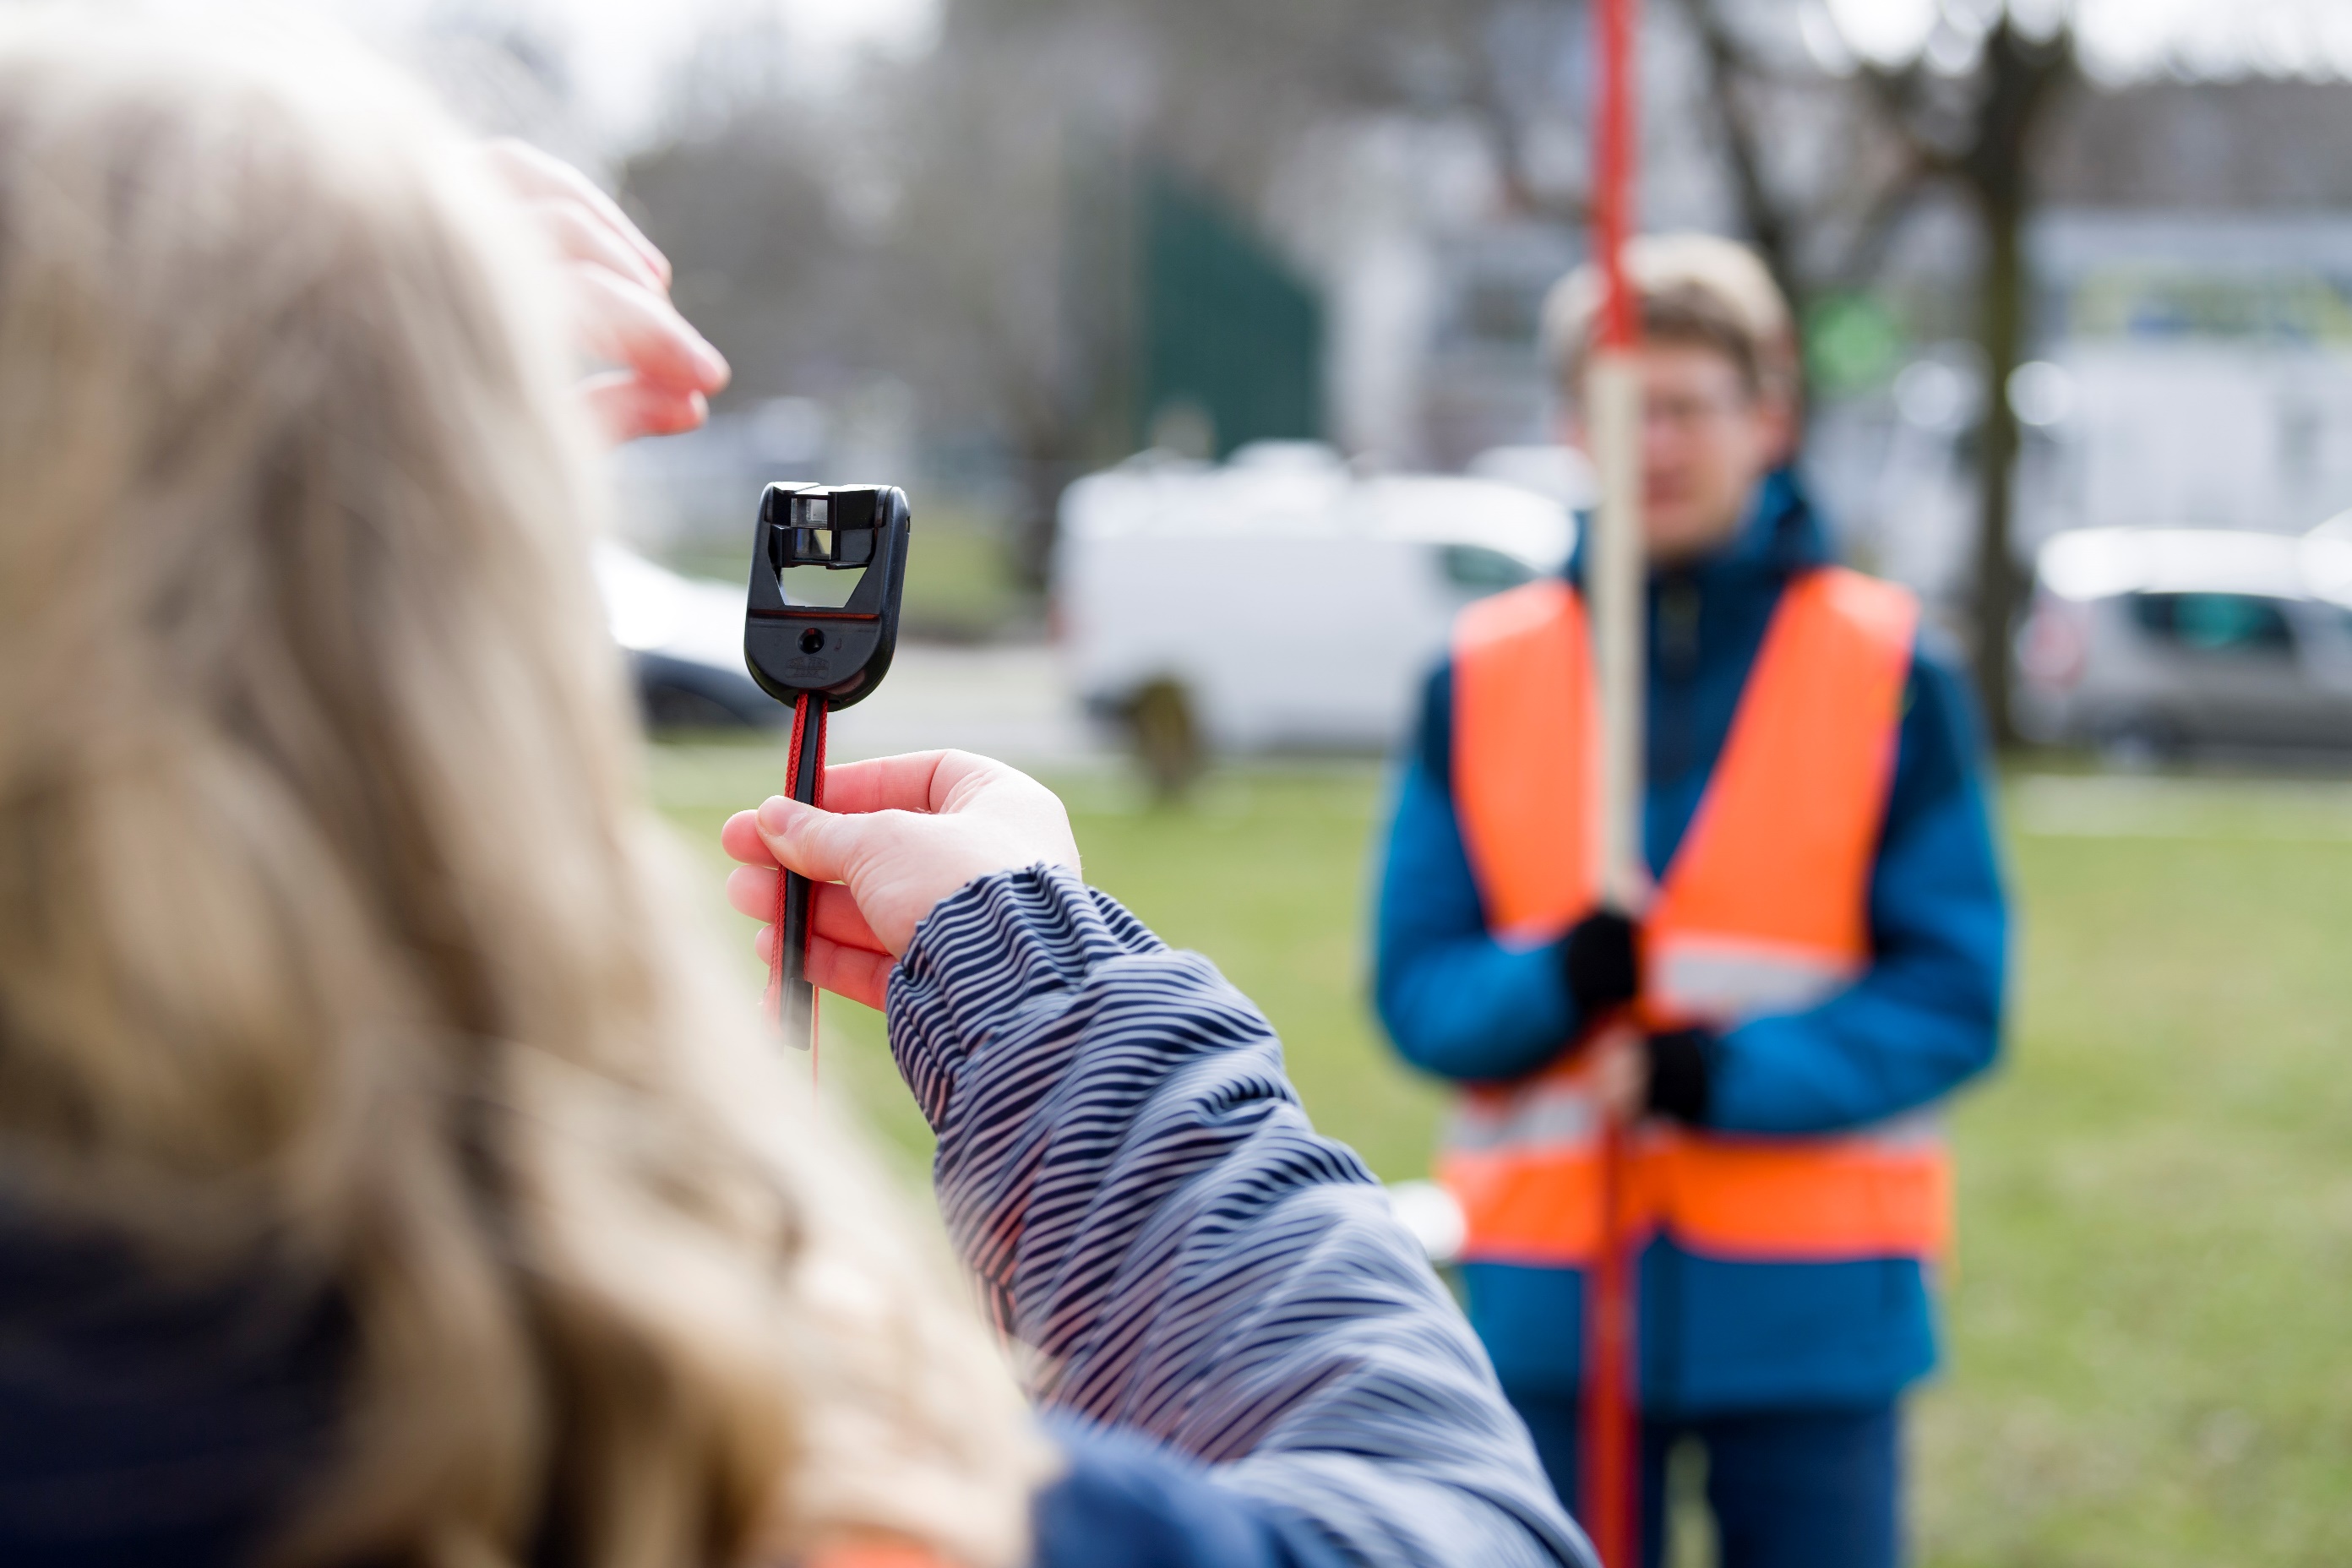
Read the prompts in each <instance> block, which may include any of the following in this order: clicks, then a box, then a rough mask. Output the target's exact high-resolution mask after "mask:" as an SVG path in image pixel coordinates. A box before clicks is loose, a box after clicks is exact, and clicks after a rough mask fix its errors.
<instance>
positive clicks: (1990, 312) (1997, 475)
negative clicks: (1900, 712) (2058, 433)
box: [1973, 195, 2030, 748]
mask: <svg viewBox="0 0 2352 1568" xmlns="http://www.w3.org/2000/svg"><path fill="white" fill-rule="evenodd" d="M1979 212H1980V215H1981V216H1982V220H1983V224H1984V238H1985V265H1984V273H1983V276H1982V278H1981V279H1980V280H1979V286H1978V299H1977V346H1978V347H1979V349H1980V350H1981V351H1982V353H1983V361H1984V367H1985V390H1984V418H1983V421H1982V423H1981V424H1980V425H1979V430H1978V441H1979V451H1978V461H1977V474H1978V484H1979V498H1978V503H1977V517H1978V528H1977V558H1976V605H1975V611H1976V615H1975V620H1976V626H1975V637H1974V638H1973V641H1974V643H1975V648H1974V654H1975V661H1976V675H1977V690H1978V693H1979V696H1980V697H1981V698H1982V700H1983V702H1984V710H1985V721H1986V722H1987V723H1988V724H1989V725H1990V727H1991V731H1992V737H1993V742H1994V744H1996V745H1998V746H2000V747H2003V748H2007V747H2010V746H2013V745H2015V744H2016V743H2017V742H2018V735H2017V729H2016V726H2015V725H2014V723H2012V722H2011V715H2010V703H2009V695H2010V692H2009V688H2010V658H2009V647H2010V636H2011V626H2012V624H2013V623H2014V621H2015V620H2016V618H2017V611H2018V605H2019V603H2020V601H2021V599H2022V597H2023V595H2024V587H2025V584H2024V575H2023V574H2022V573H2021V571H2020V570H2019V568H2018V564H2017V551H2016V527H2015V523H2016V515H2015V513H2016V508H2015V505H2014V502H2015V479H2016V473H2017V452H2018V446H2019V439H2018V436H2019V431H2018V423H2017V413H2016V411H2015V410H2014V409H2012V408H2011V407H2010V405H2009V379H2010V376H2011V374H2013V373H2014V372H2015V371H2016V369H2017V367H2018V365H2019V364H2021V363H2023V360H2024V357H2025V334H2026V308H2027V304H2028V300H2029V298H2030V289H2029V286H2028V284H2027V280H2026V276H2025V209H2024V204H2023V203H2022V202H2020V201H2016V200H2013V199H2011V198H2010V197H2009V196H2007V195H1990V196H1981V197H1980V198H1979Z"/></svg>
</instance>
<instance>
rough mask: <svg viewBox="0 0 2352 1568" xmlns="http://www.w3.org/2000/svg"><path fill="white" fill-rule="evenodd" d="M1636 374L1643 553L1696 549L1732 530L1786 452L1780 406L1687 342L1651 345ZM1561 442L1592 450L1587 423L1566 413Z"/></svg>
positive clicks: (1662, 556)
mask: <svg viewBox="0 0 2352 1568" xmlns="http://www.w3.org/2000/svg"><path fill="white" fill-rule="evenodd" d="M1639 364H1640V369H1641V375H1642V535H1643V540H1644V541H1645V542H1647V544H1648V546H1649V552H1650V556H1651V558H1652V559H1653V560H1655V561H1660V562H1664V563H1674V562H1678V561H1688V560H1691V559H1693V558H1694V557H1696V556H1700V555H1704V554H1706V552H1709V551H1711V550H1714V549H1715V548H1717V546H1718V545H1721V544H1723V543H1724V542H1726V541H1727V540H1729V539H1730V537H1731V536H1732V534H1733V533H1734V532H1736V531H1738V527H1739V521H1740V519H1741V518H1742V517H1743V516H1745V515H1746V513H1747V510H1748V498H1749V497H1750V496H1752V495H1754V494H1755V492H1756V487H1757V485H1758V484H1759V483H1760V482H1761V481H1762V480H1763V479H1764V477H1765V476H1766V475H1767V474H1769V473H1770V472H1771V471H1772V470H1773V469H1774V468H1777V467H1779V466H1780V463H1781V462H1782V461H1783V460H1784V459H1785V458H1787V456H1788V452H1789V440H1790V430H1791V421H1790V412H1789V409H1788V406H1787V405H1786V403H1785V402H1784V401H1783V400H1782V399H1780V398H1777V397H1771V396H1764V395H1757V394H1754V393H1751V392H1750V391H1749V390H1748V387H1747V385H1746V384H1744V383H1743V382H1742V381H1741V379H1740V375H1739V367H1738V364H1736V363H1733V361H1732V360H1731V359H1730V358H1729V357H1728V356H1727V355H1725V354H1722V353H1717V351H1716V350H1714V349H1712V348H1708V347H1706V346H1704V345H1702V344H1697V343H1677V342H1656V343H1652V344H1650V345H1649V346H1647V347H1645V348H1643V350H1642V351H1641V354H1640V357H1639ZM1567 435H1568V440H1569V443H1570V445H1571V446H1575V447H1582V448H1583V449H1584V450H1585V451H1586V452H1587V453H1588V454H1591V453H1592V447H1591V430H1590V429H1589V428H1588V427H1587V426H1585V425H1584V424H1583V422H1582V420H1581V419H1580V417H1579V416H1577V415H1574V414H1571V415H1570V416H1569V424H1568V430H1567Z"/></svg>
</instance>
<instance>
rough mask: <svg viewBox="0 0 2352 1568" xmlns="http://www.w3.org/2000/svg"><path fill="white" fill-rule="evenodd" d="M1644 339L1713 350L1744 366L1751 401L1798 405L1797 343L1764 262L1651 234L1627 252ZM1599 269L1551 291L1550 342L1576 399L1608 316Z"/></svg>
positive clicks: (1727, 245) (1695, 237)
mask: <svg viewBox="0 0 2352 1568" xmlns="http://www.w3.org/2000/svg"><path fill="white" fill-rule="evenodd" d="M1625 270H1626V273H1627V276H1628V279H1629V280H1630V281H1631V282H1632V284H1633V290H1634V292H1635V293H1636V294H1638V295H1639V296H1640V297H1641V307H1642V328H1643V333H1644V335H1645V336H1647V337H1649V338H1651V339H1654V340H1656V341H1660V342H1683V343H1696V344H1699V345H1701V346H1702V347H1706V348H1712V349H1714V350H1716V351H1717V352H1718V353H1722V354H1723V355H1724V356H1725V357H1726V358H1727V359H1729V360H1730V361H1731V362H1732V363H1734V364H1736V365H1738V367H1739V373H1740V379H1741V380H1742V382H1743V383H1745V384H1746V385H1747V387H1748V392H1749V393H1750V394H1751V395H1766V396H1775V397H1789V396H1793V395H1795V394H1796V391H1797V380H1798V377H1797V369H1798V366H1797V337H1796V330H1795V327H1794V325H1793V323H1792V321H1791V319H1790V311H1789V301H1788V300H1787V299H1786V298H1784V297H1783V296H1782V294H1781V292H1780V285H1779V284H1777V283H1775V282H1773V281H1772V274H1771V271H1770V270H1769V268H1766V267H1765V265H1764V261H1763V258H1761V257H1759V256H1758V255H1757V254H1756V252H1755V251H1753V250H1751V249H1749V248H1748V247H1747V246H1744V245H1741V244H1739V243H1738V242H1737V241H1736V240H1729V239H1725V238H1722V237H1719V236H1717V235H1712V234H1651V235H1642V236H1640V237H1636V238H1635V239H1634V240H1633V242H1632V243H1631V244H1629V245H1627V246H1626V247H1625ZM1600 316H1601V269H1600V268H1598V267H1595V266H1593V265H1592V264H1591V263H1590V262H1587V263H1586V264H1585V265H1583V266H1581V267H1580V268H1577V269H1576V270H1575V271H1573V272H1571V273H1570V274H1569V275H1568V276H1567V277H1565V278H1563V279H1560V280H1559V282H1558V283H1556V284H1554V285H1553V286H1552V289H1551V292H1550V293H1549V295H1548V296H1546V298H1545V300H1544V307H1543V326H1542V331H1543V342H1544V350H1545V353H1546V355H1547V356H1548V357H1549V360H1550V362H1551V365H1552V371H1553V374H1555V375H1556V376H1557V377H1558V379H1559V387H1560V390H1561V391H1562V392H1564V393H1566V394H1568V395H1570V396H1571V397H1573V396H1574V395H1575V393H1576V389H1577V386H1578V385H1579V384H1580V383H1581V382H1582V380H1583V378H1584V365H1585V362H1586V361H1587V360H1589V359H1590V358H1591V353H1592V349H1593V339H1594V332H1595V329H1596V326H1597V323H1598V322H1599V320H1600Z"/></svg>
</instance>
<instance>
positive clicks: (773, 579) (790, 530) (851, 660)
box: [743, 484, 914, 1050]
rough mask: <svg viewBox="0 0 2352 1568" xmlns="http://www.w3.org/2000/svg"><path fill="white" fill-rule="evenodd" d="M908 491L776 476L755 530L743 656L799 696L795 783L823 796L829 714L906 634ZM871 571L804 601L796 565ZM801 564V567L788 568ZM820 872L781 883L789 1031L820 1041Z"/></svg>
mask: <svg viewBox="0 0 2352 1568" xmlns="http://www.w3.org/2000/svg"><path fill="white" fill-rule="evenodd" d="M913 527H914V520H913V517H912V516H911V515H910V514H909V513H908V510H907V495H906V492H905V491H904V490H901V489H898V488H897V487H896V486H894V485H799V484H772V485H770V486H769V487H768V489H767V492H766V493H765V494H763V495H762V496H761V498H760V521H759V524H758V526H757V528H756V529H754V531H753V532H752V535H751V594H750V596H749V598H748V599H747V600H746V601H745V603H744V606H743V663H744V664H745V666H747V667H748V668H750V670H751V679H753V680H756V681H758V682H759V683H760V689H761V690H762V691H765V692H766V693H767V694H768V695H769V696H771V697H772V698H774V699H775V700H777V701H779V702H786V703H790V704H792V706H793V758H792V772H791V774H790V776H789V778H788V780H787V781H786V787H787V788H788V790H789V791H790V793H791V795H792V797H793V799H794V800H798V801H814V800H815V799H816V795H817V785H818V782H819V774H820V773H822V772H823V770H824V724H825V716H826V714H827V713H828V712H830V711H831V710H834V709H836V708H846V707H848V706H849V705H850V704H851V703H853V702H860V701H863V700H865V699H866V697H867V696H868V695H869V694H870V693H871V692H872V691H873V689H875V688H876V687H877V686H879V685H881V684H882V677H883V676H884V675H885V674H887V673H888V671H889V668H890V656H891V654H892V653H893V652H895V651H896V650H897V647H898V591H899V589H900V587H901V586H903V585H904V584H905V582H906V578H907V536H908V533H909V532H911V531H912V530H913ZM808 567H816V568H821V569H823V570H824V571H827V572H853V571H863V572H864V573H865V575H864V576H863V577H861V578H859V579H858V580H857V585H856V587H855V588H853V589H851V590H850V592H849V594H848V595H847V596H846V597H845V599H844V600H843V601H842V603H840V604H839V605H824V604H816V603H809V602H805V601H806V596H805V595H804V596H803V602H798V603H796V602H794V600H793V596H792V595H791V593H790V591H789V590H788V588H787V586H786V584H788V583H789V582H791V581H792V577H793V575H799V576H801V577H802V580H803V581H805V580H807V579H806V577H805V574H804V573H800V574H795V572H794V569H795V568H808ZM788 574H790V575H788ZM809 894H810V888H809V884H808V879H806V878H804V877H799V876H795V875H793V873H791V872H789V871H788V872H786V873H784V875H783V877H782V879H780V880H779V881H778V883H777V893H776V905H777V908H776V1016H777V1022H778V1023H779V1024H780V1025H781V1026H782V1028H783V1032H784V1039H785V1042H786V1043H787V1044H789V1045H793V1046H795V1047H799V1048H801V1049H803V1050H806V1049H808V1048H810V1047H812V1046H814V1044H815V1042H816V996H815V993H814V991H812V990H811V989H810V987H809V982H808V920H809Z"/></svg>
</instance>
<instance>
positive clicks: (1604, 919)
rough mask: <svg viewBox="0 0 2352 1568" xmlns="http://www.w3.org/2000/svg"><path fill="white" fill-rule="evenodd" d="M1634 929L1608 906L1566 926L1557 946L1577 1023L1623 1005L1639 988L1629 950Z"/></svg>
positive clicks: (1637, 970) (1635, 964) (1636, 966)
mask: <svg viewBox="0 0 2352 1568" xmlns="http://www.w3.org/2000/svg"><path fill="white" fill-rule="evenodd" d="M1638 929H1639V928H1638V927H1636V926H1635V925H1634V924H1633V920H1632V919H1631V918H1630V917H1628V916H1626V915H1625V914H1623V913H1622V912H1620V911H1618V910H1612V909H1600V910H1593V911H1592V913H1591V914H1589V915H1587V916H1585V917H1584V918H1583V919H1582V920H1580V921H1577V922H1576V924H1574V925H1573V926H1570V928H1569V931H1568V939H1567V941H1566V942H1563V943H1562V944H1561V946H1560V965H1561V967H1562V968H1564V969H1566V970H1567V971H1568V994H1569V995H1570V997H1572V998H1573V999H1574V1000H1575V1002H1576V1019H1577V1023H1578V1025H1579V1026H1589V1025H1591V1023H1592V1021H1593V1020H1594V1019H1596V1018H1598V1017H1600V1016H1601V1015H1602V1014H1603V1013H1606V1012H1608V1011H1610V1010H1611V1009H1612V1008H1614V1007H1622V1006H1623V1005H1625V1004H1626V1003H1628V1002H1631V1001H1632V1000H1633V994H1634V992H1636V991H1637V990H1639V989H1640V988H1641V984H1642V977H1641V965H1640V964H1639V963H1638V962H1637V961H1636V960H1635V957H1634V952H1633V937H1634V932H1635V931H1637V930H1638Z"/></svg>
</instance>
